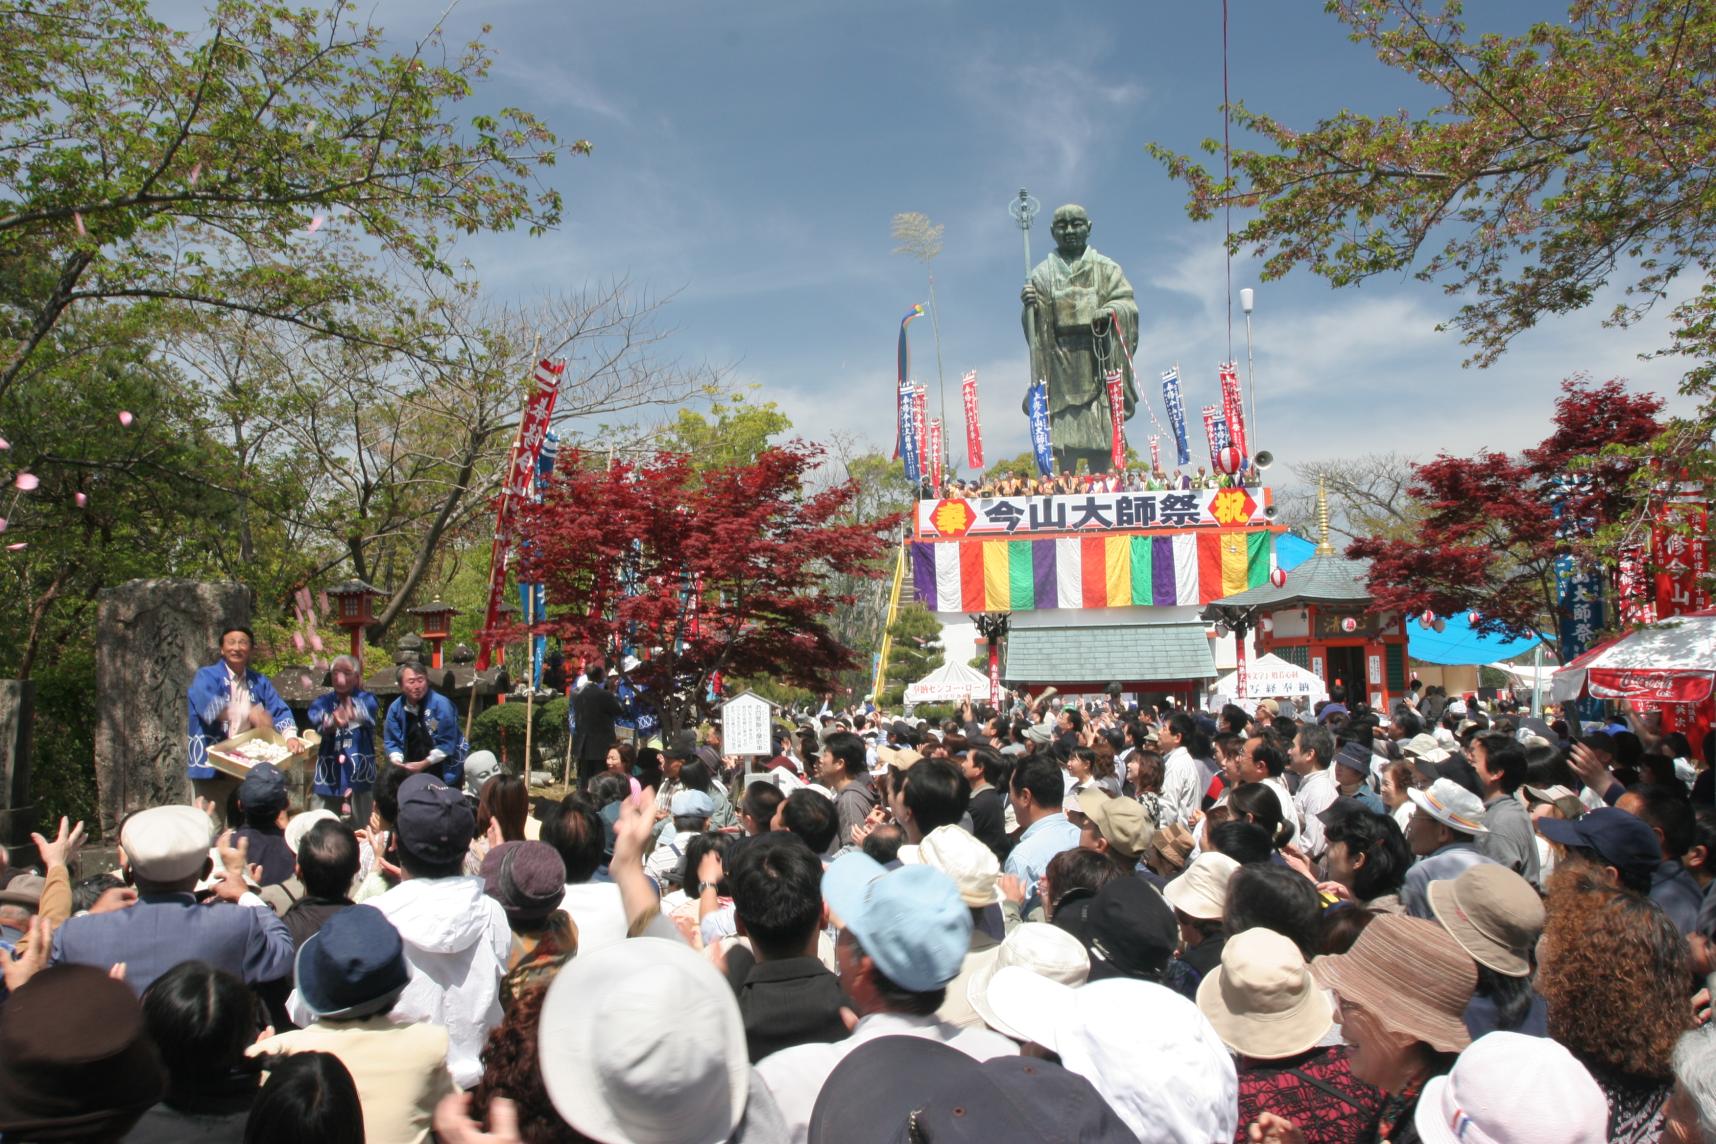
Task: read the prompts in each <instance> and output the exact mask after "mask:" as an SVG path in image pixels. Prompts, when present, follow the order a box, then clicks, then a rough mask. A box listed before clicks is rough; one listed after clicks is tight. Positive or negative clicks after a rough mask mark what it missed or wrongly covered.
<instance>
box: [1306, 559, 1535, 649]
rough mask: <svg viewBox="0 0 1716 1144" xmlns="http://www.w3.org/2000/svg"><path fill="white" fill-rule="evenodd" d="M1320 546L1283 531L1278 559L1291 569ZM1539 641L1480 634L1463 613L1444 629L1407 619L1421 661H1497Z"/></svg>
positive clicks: (1411, 645)
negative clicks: (1440, 629)
mask: <svg viewBox="0 0 1716 1144" xmlns="http://www.w3.org/2000/svg"><path fill="white" fill-rule="evenodd" d="M1316 550H1317V546H1316V545H1315V544H1313V543H1312V542H1311V541H1309V540H1306V539H1305V538H1304V537H1302V536H1295V535H1293V534H1292V533H1291V532H1283V533H1281V534H1280V535H1279V536H1277V537H1276V538H1275V562H1276V563H1277V564H1278V565H1280V566H1281V568H1283V569H1284V570H1286V571H1288V572H1291V571H1292V570H1293V569H1294V568H1297V567H1298V566H1299V565H1300V564H1303V563H1304V562H1305V561H1307V560H1309V559H1310V558H1311V555H1312V554H1313V553H1314V552H1316ZM1536 644H1537V641H1536V640H1532V639H1523V640H1513V639H1508V638H1507V637H1506V636H1481V635H1479V634H1478V633H1476V632H1474V631H1473V630H1472V625H1471V624H1469V623H1467V622H1466V617H1465V615H1464V614H1463V613H1462V614H1461V615H1458V616H1444V617H1443V630H1442V631H1436V630H1435V629H1434V628H1426V627H1424V626H1423V625H1422V624H1420V623H1419V622H1418V619H1417V617H1413V618H1411V619H1409V620H1407V621H1406V653H1407V654H1408V655H1409V656H1411V657H1412V658H1413V659H1415V660H1417V661H1418V662H1419V663H1436V664H1441V665H1443V666H1447V667H1452V666H1458V665H1465V664H1483V663H1496V662H1497V661H1499V660H1504V659H1512V658H1513V657H1514V656H1516V655H1521V654H1523V653H1525V652H1528V651H1530V650H1531V649H1532V648H1533V647H1535V646H1536Z"/></svg>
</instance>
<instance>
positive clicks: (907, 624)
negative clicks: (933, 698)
mask: <svg viewBox="0 0 1716 1144" xmlns="http://www.w3.org/2000/svg"><path fill="white" fill-rule="evenodd" d="M888 634H889V635H890V636H892V637H893V641H894V642H893V650H892V652H890V654H889V656H888V677H887V679H886V680H885V681H884V684H883V688H882V694H881V695H879V696H877V703H878V704H879V705H880V706H882V707H888V708H893V709H896V710H897V709H898V708H899V706H900V702H901V701H902V700H903V699H904V698H905V694H906V687H907V685H909V684H913V683H916V682H917V681H918V680H920V679H922V678H923V677H924V676H926V675H928V674H929V673H930V672H932V671H934V670H935V669H936V668H938V667H940V666H941V665H942V662H943V660H944V656H943V654H942V646H941V621H940V620H938V619H936V618H935V614H934V613H933V612H931V611H930V610H929V609H928V608H926V607H924V606H923V605H922V604H902V605H901V606H900V610H899V611H898V612H896V613H895V615H894V622H893V625H892V626H890V627H889V628H888Z"/></svg>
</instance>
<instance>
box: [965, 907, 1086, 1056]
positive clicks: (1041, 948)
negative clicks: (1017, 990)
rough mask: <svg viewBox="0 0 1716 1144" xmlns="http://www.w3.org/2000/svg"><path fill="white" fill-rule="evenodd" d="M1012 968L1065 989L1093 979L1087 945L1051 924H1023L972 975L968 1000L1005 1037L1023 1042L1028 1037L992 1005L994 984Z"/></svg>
mask: <svg viewBox="0 0 1716 1144" xmlns="http://www.w3.org/2000/svg"><path fill="white" fill-rule="evenodd" d="M1009 966H1017V967H1019V968H1020V969H1024V970H1028V971H1029V972H1031V973H1035V974H1036V975H1037V976H1038V977H1043V978H1047V979H1048V980H1050V981H1058V982H1060V983H1061V984H1062V985H1083V984H1084V982H1085V978H1087V977H1089V976H1090V954H1088V953H1086V952H1085V948H1084V943H1083V942H1081V941H1080V940H1079V939H1078V938H1076V937H1074V936H1073V935H1072V934H1071V933H1069V932H1068V931H1066V930H1064V929H1062V928H1061V927H1060V926H1052V925H1049V924H1048V923H1047V922H1021V923H1020V924H1019V925H1017V926H1014V927H1013V932H1012V933H1010V934H1008V935H1007V940H1005V941H1003V942H1002V943H1001V945H1000V947H999V948H998V949H996V951H995V956H994V957H992V958H990V959H989V960H988V961H986V962H984V963H983V965H982V966H981V967H980V968H979V969H978V970H977V972H976V973H974V974H972V975H971V980H970V981H969V982H967V983H966V986H965V999H966V1000H967V1001H970V1002H971V1007H972V1008H973V1009H975V1010H976V1011H977V1015H978V1016H979V1017H982V1018H983V1020H984V1022H985V1023H986V1024H987V1025H988V1026H989V1027H990V1028H991V1029H994V1030H995V1031H996V1032H997V1033H1000V1034H1001V1035H1002V1036H1004V1037H1012V1038H1013V1039H1014V1040H1015V1041H1023V1040H1025V1039H1026V1037H1025V1034H1023V1033H1021V1032H1019V1031H1018V1030H1016V1029H1014V1028H1013V1027H1012V1026H1011V1025H1009V1024H1007V1023H1006V1022H1005V1021H1003V1020H1001V1018H1000V1017H998V1016H996V1014H995V1007H994V1006H993V1005H991V1004H990V1003H989V985H990V982H992V981H994V980H995V975H996V974H997V973H999V972H1000V971H1001V970H1003V969H1006V968H1007V967H1009Z"/></svg>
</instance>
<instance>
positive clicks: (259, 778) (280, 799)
mask: <svg viewBox="0 0 1716 1144" xmlns="http://www.w3.org/2000/svg"><path fill="white" fill-rule="evenodd" d="M238 801H239V802H240V803H242V804H243V805H244V808H245V809H246V810H285V809H286V803H287V798H286V776H285V775H283V774H281V773H280V768H279V767H276V766H275V765H274V764H273V763H257V764H256V765H255V766H253V767H251V768H250V771H249V773H247V774H246V775H245V776H244V781H243V782H241V783H239V784H238Z"/></svg>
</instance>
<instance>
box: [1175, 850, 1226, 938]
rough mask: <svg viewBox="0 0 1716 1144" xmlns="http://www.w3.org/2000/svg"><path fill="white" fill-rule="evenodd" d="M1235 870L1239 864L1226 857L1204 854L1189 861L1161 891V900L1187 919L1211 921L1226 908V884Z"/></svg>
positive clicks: (1207, 852)
mask: <svg viewBox="0 0 1716 1144" xmlns="http://www.w3.org/2000/svg"><path fill="white" fill-rule="evenodd" d="M1237 869H1239V863H1238V862H1236V861H1234V860H1233V859H1232V858H1229V857H1228V856H1227V855H1226V854H1218V853H1216V852H1215V851H1213V850H1205V851H1204V852H1203V853H1202V854H1199V855H1198V856H1197V857H1196V858H1194V859H1192V864H1191V865H1190V866H1187V867H1186V870H1185V873H1183V874H1181V875H1180V876H1179V877H1177V878H1175V879H1174V880H1173V881H1172V882H1169V883H1168V884H1167V886H1166V887H1164V888H1163V890H1162V896H1163V897H1164V898H1166V899H1168V904H1169V905H1170V906H1173V907H1174V908H1175V909H1176V910H1179V911H1180V912H1181V913H1182V914H1185V915H1186V916H1188V917H1194V918H1197V919H1199V920H1200V921H1211V920H1214V919H1215V918H1219V917H1221V915H1222V911H1223V910H1224V909H1225V908H1226V907H1227V884H1228V882H1229V881H1230V880H1231V879H1232V878H1233V872H1234V871H1235V870H1237Z"/></svg>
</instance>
